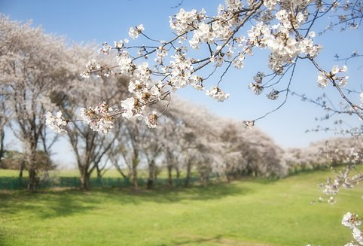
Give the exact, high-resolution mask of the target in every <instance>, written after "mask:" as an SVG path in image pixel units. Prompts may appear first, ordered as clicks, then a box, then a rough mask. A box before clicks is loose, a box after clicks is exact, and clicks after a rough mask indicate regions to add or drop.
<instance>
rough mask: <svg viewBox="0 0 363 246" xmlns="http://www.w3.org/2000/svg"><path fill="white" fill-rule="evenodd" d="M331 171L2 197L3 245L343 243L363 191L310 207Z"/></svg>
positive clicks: (0, 238) (4, 194)
mask: <svg viewBox="0 0 363 246" xmlns="http://www.w3.org/2000/svg"><path fill="white" fill-rule="evenodd" d="M329 175H331V173H330V172H329V171H326V172H315V173H305V174H300V175H298V176H292V177H289V178H286V179H282V180H278V181H267V180H260V179H259V180H256V179H248V180H244V181H238V182H233V183H231V184H219V185H212V186H209V187H193V188H189V189H183V188H178V189H176V188H175V189H162V190H157V191H146V190H139V191H137V192H135V191H132V190H126V189H124V190H120V189H107V190H92V191H90V192H81V191H77V190H51V191H41V192H39V193H37V194H28V193H26V192H24V191H15V192H9V191H0V245H1V246H9V245H12V246H13V245H19V246H27V245H29V246H30V245H31V246H35V245H36V246H42V245H44V246H45V245H47V246H48V245H52V246H57V245H59V246H63V245H72V246H73V245H76V246H79V245H87V246H90V245H97V246H101V245H102V246H103V245H105V246H111V245H115V246H116V245H117V246H120V245H130V246H134V245H153V246H167V245H168V246H169V245H243V246H247V245H251V246H268V245H286V246H287V245H288V246H291V245H302V246H305V245H306V244H307V243H311V244H314V245H318V244H321V245H326V246H327V245H329V246H330V245H337V246H338V245H339V246H341V245H344V244H345V243H347V242H349V241H350V240H351V232H350V230H349V229H347V228H345V227H343V226H342V225H341V224H340V223H341V218H342V216H343V214H344V213H346V212H348V211H351V212H356V213H358V214H362V212H363V211H362V208H363V206H362V205H363V201H362V198H361V196H362V191H363V187H362V186H360V187H358V188H357V189H354V190H344V191H342V192H341V193H340V194H339V196H338V197H337V204H335V205H328V204H325V203H314V204H312V203H311V201H312V200H317V198H318V197H319V196H320V195H321V192H320V190H319V189H318V188H317V184H318V183H319V182H322V181H324V180H325V178H326V177H327V176H329Z"/></svg>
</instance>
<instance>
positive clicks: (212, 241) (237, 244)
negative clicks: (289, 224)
mask: <svg viewBox="0 0 363 246" xmlns="http://www.w3.org/2000/svg"><path fill="white" fill-rule="evenodd" d="M202 243H203V244H205V243H207V244H208V245H233V246H268V245H267V244H261V243H251V242H241V241H236V240H233V239H227V238H226V237H225V236H223V235H217V236H214V237H198V236H192V237H189V238H185V239H184V238H183V239H177V240H174V242H173V243H172V244H161V245H160V246H183V245H191V244H192V245H199V244H202Z"/></svg>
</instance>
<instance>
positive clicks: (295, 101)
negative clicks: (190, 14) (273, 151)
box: [0, 0, 363, 147]
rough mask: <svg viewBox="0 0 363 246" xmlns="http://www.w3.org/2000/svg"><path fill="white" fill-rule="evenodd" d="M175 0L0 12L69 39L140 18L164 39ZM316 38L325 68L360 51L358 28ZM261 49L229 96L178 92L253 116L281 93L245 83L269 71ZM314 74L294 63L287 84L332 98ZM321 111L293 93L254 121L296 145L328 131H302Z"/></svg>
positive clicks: (207, 2)
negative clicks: (270, 95)
mask: <svg viewBox="0 0 363 246" xmlns="http://www.w3.org/2000/svg"><path fill="white" fill-rule="evenodd" d="M180 1H181V0H121V1H116V0H114V1H111V0H103V1H89V0H77V1H71V0H32V1H29V0H1V1H0V12H1V13H3V14H5V15H9V16H10V19H11V20H18V21H27V20H33V26H42V27H43V29H44V31H45V32H46V33H52V34H56V35H60V36H64V37H65V38H66V39H67V40H68V41H69V42H83V43H89V42H95V43H102V42H104V41H107V42H109V43H113V41H118V40H120V39H123V38H127V32H128V28H129V27H130V26H135V25H138V24H141V23H142V24H144V26H145V31H146V33H148V34H149V35H150V36H152V37H153V38H156V39H163V40H167V39H168V37H171V30H170V29H169V15H173V14H175V13H176V12H177V11H178V9H176V8H173V7H174V6H176V5H178V3H180ZM222 2H223V0H199V1H194V0H184V1H183V4H182V7H183V8H185V9H186V10H191V9H192V8H195V9H197V10H200V9H201V8H204V9H205V10H206V11H207V13H208V14H211V15H214V14H215V13H216V8H217V6H218V4H219V3H222ZM324 25H326V24H324V23H321V24H320V25H319V27H320V28H323V27H324ZM316 31H319V30H316ZM316 40H318V41H319V42H320V41H321V43H322V44H323V46H324V49H323V50H322V52H321V56H320V57H319V61H320V62H322V63H323V64H324V68H326V69H330V68H331V67H332V66H333V65H335V64H342V63H341V62H340V63H337V62H335V61H334V55H335V54H336V53H337V52H339V54H340V55H341V56H349V55H350V54H351V53H352V51H353V50H355V49H357V50H358V51H359V48H360V51H362V47H363V33H362V30H359V31H347V32H344V33H339V31H333V32H328V33H327V35H326V36H325V37H317V38H316ZM348 43H349V44H348ZM347 44H348V45H347ZM263 54H264V53H263V52H261V53H256V55H255V56H254V57H252V58H248V59H247V60H246V61H245V64H246V65H245V68H244V69H243V70H238V71H235V72H232V73H230V74H228V76H226V78H225V82H224V83H223V84H222V88H223V89H224V90H225V91H227V92H229V93H230V94H231V97H230V98H229V99H228V100H227V101H226V102H224V103H218V102H215V101H213V99H210V98H208V97H207V96H206V95H204V93H202V92H198V91H195V90H193V89H182V90H181V91H180V92H178V94H179V96H180V97H182V98H184V99H187V100H191V101H193V102H195V103H198V104H200V105H204V106H205V107H207V108H208V109H209V110H210V112H212V113H214V114H217V115H221V116H225V117H229V118H234V119H238V120H249V119H254V118H257V117H258V116H260V115H262V114H264V113H266V112H268V111H269V110H271V109H273V108H274V107H276V106H277V105H278V104H279V103H280V102H281V101H282V98H281V99H280V100H278V101H277V102H274V101H269V100H267V99H266V97H265V96H264V95H260V96H255V95H254V94H253V93H252V92H251V91H250V90H248V89H247V87H248V84H249V83H250V82H251V79H252V76H253V75H254V74H255V73H256V72H257V71H258V70H257V69H258V68H260V69H262V68H265V69H264V71H268V70H267V69H266V64H267V60H266V57H265V56H263ZM263 58H264V59H263ZM362 64H363V61H362V59H361V60H353V61H351V62H349V63H348V67H349V76H350V80H349V83H350V86H352V87H354V88H355V89H358V90H361V89H360V84H359V80H360V79H361V78H362V77H363V76H362V75H363V74H362V73H363V68H360V66H361V65H362ZM316 77H317V72H316V71H315V70H314V69H313V67H312V66H311V65H309V64H308V63H305V64H304V63H302V64H300V66H298V69H297V71H296V75H295V79H294V82H293V84H292V86H291V89H292V90H293V91H296V92H298V93H301V94H306V95H307V96H311V97H313V98H314V97H317V96H319V95H321V94H322V93H327V94H329V95H330V97H331V98H337V97H338V94H337V92H336V91H334V89H332V88H328V89H325V90H322V89H320V88H318V87H317V85H316ZM214 84H216V81H210V82H209V84H208V86H212V85H214ZM277 89H279V88H277ZM356 97H357V96H356ZM323 115H324V112H323V110H322V109H320V108H319V107H317V106H315V105H312V104H309V103H306V102H305V103H304V102H301V100H300V99H299V98H297V97H290V99H289V101H288V103H287V104H286V105H285V106H284V107H283V108H282V109H281V110H279V111H278V112H276V113H274V114H272V115H270V116H269V117H267V118H265V119H263V120H261V121H258V122H257V126H258V127H259V128H260V129H262V130H263V131H264V132H266V133H267V134H268V135H270V136H271V137H272V138H273V139H274V140H275V141H276V143H277V144H279V145H281V146H283V147H301V146H307V145H308V144H309V143H310V142H311V141H316V140H318V139H323V138H327V137H329V136H330V135H329V134H326V133H305V130H307V129H311V128H314V127H315V126H316V125H317V124H321V123H320V122H316V121H315V120H314V119H315V117H322V116H323ZM346 120H347V121H348V122H350V124H352V125H357V124H359V123H360V121H359V120H358V118H357V117H348V118H346Z"/></svg>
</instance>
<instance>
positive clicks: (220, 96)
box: [205, 86, 229, 102]
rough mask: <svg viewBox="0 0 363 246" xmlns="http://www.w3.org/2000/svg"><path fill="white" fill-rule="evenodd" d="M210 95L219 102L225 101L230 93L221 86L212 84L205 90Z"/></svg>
mask: <svg viewBox="0 0 363 246" xmlns="http://www.w3.org/2000/svg"><path fill="white" fill-rule="evenodd" d="M205 93H206V94H207V95H208V96H210V97H212V98H214V99H217V100H218V101H219V102H223V101H224V100H226V99H227V98H228V97H229V94H228V93H225V92H223V91H222V90H221V89H220V88H218V87H216V86H212V87H211V88H210V89H209V90H206V92H205Z"/></svg>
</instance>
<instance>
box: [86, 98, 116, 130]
mask: <svg viewBox="0 0 363 246" xmlns="http://www.w3.org/2000/svg"><path fill="white" fill-rule="evenodd" d="M80 116H81V118H82V120H83V121H85V122H86V123H87V124H89V125H90V127H91V129H92V130H93V131H97V132H101V133H103V134H106V133H108V132H109V131H110V130H111V129H112V128H113V125H114V123H113V120H114V110H113V109H112V108H111V107H109V106H108V105H107V104H106V102H103V103H100V104H99V105H97V106H96V107H94V108H92V107H89V108H88V109H86V108H82V109H81V113H80Z"/></svg>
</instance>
